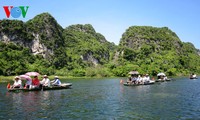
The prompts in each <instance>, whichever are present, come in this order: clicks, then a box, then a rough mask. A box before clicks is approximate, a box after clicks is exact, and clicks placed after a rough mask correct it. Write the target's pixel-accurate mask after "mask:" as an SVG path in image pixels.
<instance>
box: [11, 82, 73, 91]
mask: <svg viewBox="0 0 200 120" xmlns="http://www.w3.org/2000/svg"><path fill="white" fill-rule="evenodd" d="M71 86H72V83H63V84H61V86H50V87H42V88H31V89H28V88H9V89H8V91H9V92H20V91H24V92H26V91H46V90H60V89H69V88H71Z"/></svg>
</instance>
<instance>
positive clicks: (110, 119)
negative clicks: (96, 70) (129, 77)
mask: <svg viewBox="0 0 200 120" xmlns="http://www.w3.org/2000/svg"><path fill="white" fill-rule="evenodd" d="M119 81H120V78H108V79H92V80H91V79H90V80H88V79H81V80H62V82H71V83H73V86H72V89H65V90H54V91H37V92H18V93H12V92H7V90H6V84H7V83H0V119H1V120H3V119H7V120H20V119H27V120H28V119H39V120H48V119H52V120H56V119H66V120H77V119H79V120H80V119H81V120H93V119H95V120H133V119H136V120H137V119H138V120H146V119H148V120H160V119H161V120H185V119H200V79H199V80H189V79H188V78H175V79H174V81H171V82H163V83H160V84H154V85H146V86H123V85H120V83H119Z"/></svg>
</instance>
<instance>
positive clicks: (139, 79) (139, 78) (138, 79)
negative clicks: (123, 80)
mask: <svg viewBox="0 0 200 120" xmlns="http://www.w3.org/2000/svg"><path fill="white" fill-rule="evenodd" d="M141 83H142V77H141V76H140V75H138V78H137V84H141Z"/></svg>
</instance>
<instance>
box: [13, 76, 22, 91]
mask: <svg viewBox="0 0 200 120" xmlns="http://www.w3.org/2000/svg"><path fill="white" fill-rule="evenodd" d="M11 88H22V81H21V80H20V79H19V77H18V76H16V77H15V78H14V84H13V85H12V86H11Z"/></svg>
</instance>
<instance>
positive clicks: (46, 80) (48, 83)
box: [40, 75, 50, 87]
mask: <svg viewBox="0 0 200 120" xmlns="http://www.w3.org/2000/svg"><path fill="white" fill-rule="evenodd" d="M40 84H42V86H45V87H50V80H49V78H48V76H47V75H44V76H43V80H42V81H41V82H40Z"/></svg>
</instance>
